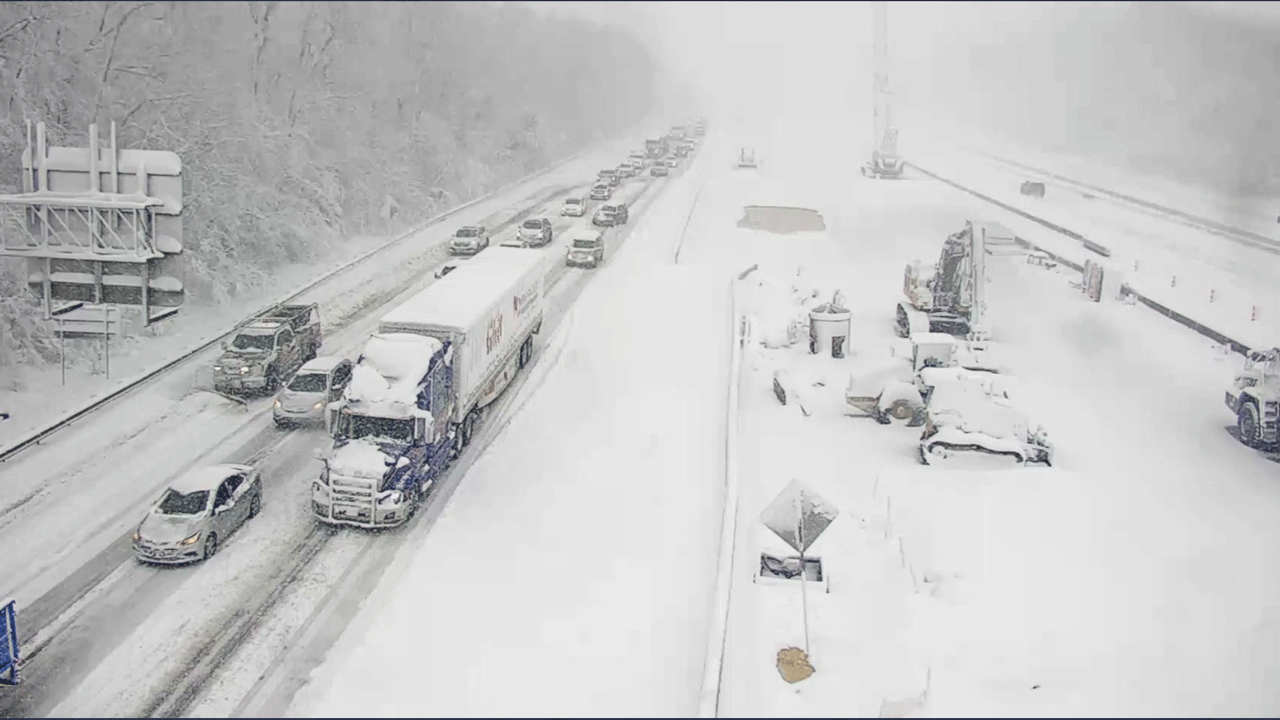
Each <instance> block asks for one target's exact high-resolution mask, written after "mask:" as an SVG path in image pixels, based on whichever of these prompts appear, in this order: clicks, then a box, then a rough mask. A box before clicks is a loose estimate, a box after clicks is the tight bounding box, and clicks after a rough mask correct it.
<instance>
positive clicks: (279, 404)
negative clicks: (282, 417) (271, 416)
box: [276, 398, 284, 407]
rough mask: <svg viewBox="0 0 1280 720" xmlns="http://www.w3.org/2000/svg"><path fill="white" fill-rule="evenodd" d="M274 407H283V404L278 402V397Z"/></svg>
mask: <svg viewBox="0 0 1280 720" xmlns="http://www.w3.org/2000/svg"><path fill="white" fill-rule="evenodd" d="M276 407H284V405H283V404H281V402H280V398H276Z"/></svg>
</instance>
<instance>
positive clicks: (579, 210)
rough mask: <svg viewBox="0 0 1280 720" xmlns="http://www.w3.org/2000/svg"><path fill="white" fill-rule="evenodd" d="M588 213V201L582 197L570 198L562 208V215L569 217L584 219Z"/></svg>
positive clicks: (566, 199)
mask: <svg viewBox="0 0 1280 720" xmlns="http://www.w3.org/2000/svg"><path fill="white" fill-rule="evenodd" d="M586 213H587V199H586V198H585V197H582V196H570V197H567V198H565V199H564V204H562V205H561V206H560V214H561V215H567V216H569V217H582V216H583V215H585V214H586Z"/></svg>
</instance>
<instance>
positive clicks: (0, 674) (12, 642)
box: [0, 599, 19, 685]
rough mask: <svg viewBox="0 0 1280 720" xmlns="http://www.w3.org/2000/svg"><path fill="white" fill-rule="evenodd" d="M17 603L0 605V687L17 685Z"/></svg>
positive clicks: (13, 601) (5, 602)
mask: <svg viewBox="0 0 1280 720" xmlns="http://www.w3.org/2000/svg"><path fill="white" fill-rule="evenodd" d="M18 681H19V680H18V601H17V600H12V599H10V600H6V601H4V603H3V604H0V685H17V684H18Z"/></svg>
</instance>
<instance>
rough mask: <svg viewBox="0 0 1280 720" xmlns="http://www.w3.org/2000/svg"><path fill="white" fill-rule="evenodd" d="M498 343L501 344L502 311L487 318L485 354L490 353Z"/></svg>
mask: <svg viewBox="0 0 1280 720" xmlns="http://www.w3.org/2000/svg"><path fill="white" fill-rule="evenodd" d="M500 344H502V313H498V314H497V315H494V316H493V317H492V318H491V319H490V320H489V332H488V333H486V334H485V339H484V347H485V355H489V354H492V353H493V351H494V349H495V348H497V347H498V345H500Z"/></svg>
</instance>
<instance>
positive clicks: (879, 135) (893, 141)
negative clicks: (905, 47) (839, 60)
mask: <svg viewBox="0 0 1280 720" xmlns="http://www.w3.org/2000/svg"><path fill="white" fill-rule="evenodd" d="M888 6H889V3H888V2H887V1H886V0H877V1H876V2H873V3H871V10H872V19H871V40H872V50H873V52H874V56H873V62H874V68H875V75H874V81H873V83H872V102H873V103H874V108H875V124H874V129H873V132H874V135H873V137H872V143H873V144H872V147H873V148H874V149H873V150H872V151H871V162H869V163H867V164H866V165H864V166H863V167H862V174H863V175H865V176H867V177H873V178H884V177H898V176H900V175H902V158H900V157H898V129H897V128H896V127H894V126H893V116H892V109H893V103H892V99H893V91H892V90H891V89H890V87H889V18H888V15H889V7H888Z"/></svg>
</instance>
